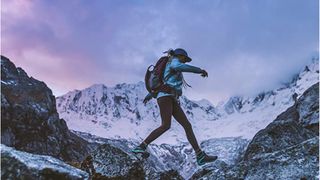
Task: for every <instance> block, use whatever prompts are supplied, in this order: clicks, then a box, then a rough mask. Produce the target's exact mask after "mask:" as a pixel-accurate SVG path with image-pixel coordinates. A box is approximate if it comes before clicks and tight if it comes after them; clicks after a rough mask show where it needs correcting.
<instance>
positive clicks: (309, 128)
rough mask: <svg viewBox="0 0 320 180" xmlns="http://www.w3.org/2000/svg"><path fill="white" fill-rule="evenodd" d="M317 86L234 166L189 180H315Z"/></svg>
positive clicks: (211, 169)
mask: <svg viewBox="0 0 320 180" xmlns="http://www.w3.org/2000/svg"><path fill="white" fill-rule="evenodd" d="M318 126H319V83H317V84H314V85H313V86H311V87H310V88H309V89H308V90H306V91H305V92H304V93H303V95H302V96H301V97H300V98H299V99H298V100H297V101H296V103H295V104H294V105H293V106H292V107H290V108H288V109H287V110H286V111H285V112H283V113H281V114H280V115H279V116H278V117H277V118H276V119H275V120H274V121H273V122H272V123H270V124H269V125H268V126H267V127H266V128H265V129H262V130H261V131H259V132H258V133H257V134H256V135H255V136H254V138H253V139H252V141H251V142H250V143H249V145H248V147H247V149H246V151H245V153H244V155H243V158H242V159H241V160H240V161H239V162H238V163H237V164H235V165H234V166H231V167H225V166H221V165H220V167H219V166H218V164H219V163H218V162H219V161H217V162H216V163H215V165H214V166H212V167H209V168H204V169H203V170H201V171H198V172H196V173H195V174H194V175H193V176H192V179H228V180H229V179H231V180H232V179H234V180H236V179H237V180H238V179H246V180H251V179H252V180H255V179H318V177H317V176H318V174H319V141H318V140H319V132H318Z"/></svg>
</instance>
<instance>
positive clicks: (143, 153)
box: [131, 146, 150, 158]
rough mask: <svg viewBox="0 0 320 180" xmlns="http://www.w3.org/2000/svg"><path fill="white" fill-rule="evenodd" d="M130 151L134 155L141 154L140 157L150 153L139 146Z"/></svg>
mask: <svg viewBox="0 0 320 180" xmlns="http://www.w3.org/2000/svg"><path fill="white" fill-rule="evenodd" d="M131 152H133V153H134V154H136V155H138V154H141V157H142V158H148V157H149V155H150V154H149V152H147V151H146V149H143V148H141V147H140V146H137V147H136V148H134V149H132V150H131ZM136 157H137V156H136Z"/></svg>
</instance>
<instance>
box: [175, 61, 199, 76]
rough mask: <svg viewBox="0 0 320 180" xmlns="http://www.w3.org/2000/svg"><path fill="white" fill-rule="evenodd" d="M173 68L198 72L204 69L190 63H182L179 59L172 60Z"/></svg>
mask: <svg viewBox="0 0 320 180" xmlns="http://www.w3.org/2000/svg"><path fill="white" fill-rule="evenodd" d="M171 69H173V70H175V71H180V72H193V73H198V74H200V73H202V69H200V68H198V67H196V66H191V65H188V64H184V63H181V62H180V61H179V60H178V59H173V60H172V63H171Z"/></svg>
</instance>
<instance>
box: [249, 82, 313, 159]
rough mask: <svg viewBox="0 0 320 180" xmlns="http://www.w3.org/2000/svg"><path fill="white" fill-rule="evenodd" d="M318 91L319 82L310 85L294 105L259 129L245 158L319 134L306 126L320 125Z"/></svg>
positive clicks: (281, 147) (279, 148)
mask: <svg viewBox="0 0 320 180" xmlns="http://www.w3.org/2000/svg"><path fill="white" fill-rule="evenodd" d="M318 93H319V83H317V84H315V85H313V86H312V87H310V88H309V89H308V90H307V91H306V92H305V93H304V94H303V95H302V96H301V97H300V98H299V100H298V101H297V103H296V104H295V105H294V106H292V107H290V108H288V109H287V110H286V111H285V112H283V113H282V114H280V115H279V116H278V117H277V118H276V119H275V120H274V121H273V122H272V123H270V124H269V125H268V126H267V127H266V128H265V129H263V130H261V131H259V132H258V133H257V134H256V135H255V136H254V138H253V139H252V141H251V143H250V144H249V146H248V148H247V151H246V152H245V156H244V159H245V160H248V159H250V158H252V157H253V156H255V155H256V154H260V153H270V152H274V151H277V150H281V149H284V148H288V147H290V146H293V145H296V144H299V143H301V142H303V141H305V140H307V139H310V138H313V137H315V136H319V134H317V133H316V132H314V131H312V130H311V129H308V128H306V127H308V125H310V124H314V125H315V126H319V121H318V117H319V94H318ZM310 107H312V108H310ZM306 114H307V116H306ZM301 115H302V116H301ZM310 117H313V118H310Z"/></svg>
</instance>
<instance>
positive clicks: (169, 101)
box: [144, 96, 200, 152]
mask: <svg viewBox="0 0 320 180" xmlns="http://www.w3.org/2000/svg"><path fill="white" fill-rule="evenodd" d="M157 102H158V105H159V108H160V115H161V119H162V124H161V126H159V127H158V128H157V129H155V130H153V131H152V132H151V133H150V135H149V136H148V137H147V138H146V139H145V140H144V142H145V143H147V144H150V143H151V142H152V141H154V140H155V139H157V138H158V137H159V136H161V135H162V134H163V133H164V132H165V131H167V130H168V129H170V126H171V116H172V115H173V117H174V118H175V119H176V120H177V121H178V123H179V124H181V125H182V126H183V128H184V130H185V132H186V135H187V138H188V141H189V143H190V144H191V145H192V148H193V149H194V150H195V151H196V152H197V151H198V150H199V149H200V148H199V145H198V142H197V139H196V137H195V135H194V133H193V130H192V126H191V124H190V122H189V121H188V119H187V117H186V115H185V114H184V112H183V110H182V109H181V107H180V104H179V103H178V102H177V101H176V100H175V99H174V97H172V96H163V97H160V98H158V99H157Z"/></svg>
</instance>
